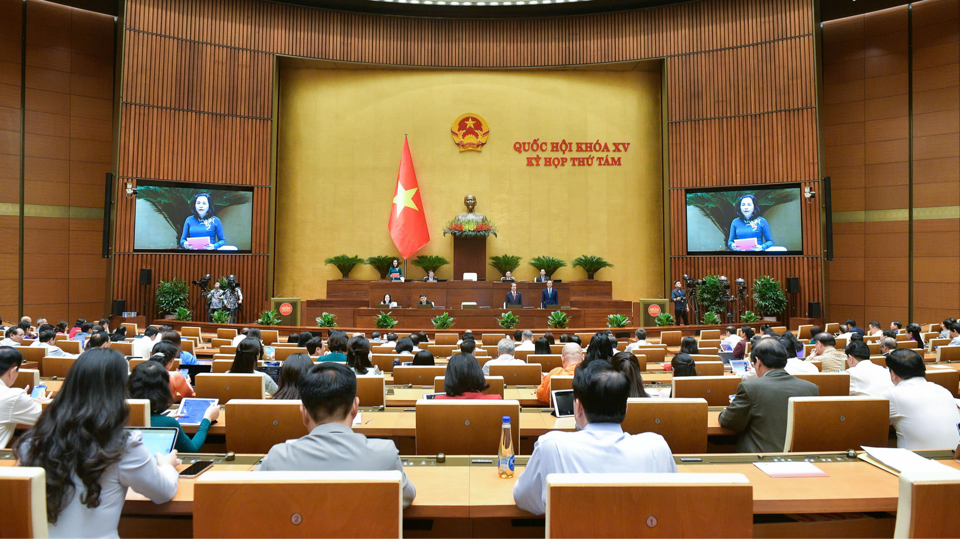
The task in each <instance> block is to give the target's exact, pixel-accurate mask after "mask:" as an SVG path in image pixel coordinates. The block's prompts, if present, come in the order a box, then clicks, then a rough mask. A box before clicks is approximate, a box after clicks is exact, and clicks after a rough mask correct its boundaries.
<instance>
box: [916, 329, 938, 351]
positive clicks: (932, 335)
mask: <svg viewBox="0 0 960 540" xmlns="http://www.w3.org/2000/svg"><path fill="white" fill-rule="evenodd" d="M939 335H940V332H939V331H937V332H920V337H921V338H923V343H924V344H928V343H930V340H931V339H938V338H937V336H939ZM929 350H933V349H929Z"/></svg>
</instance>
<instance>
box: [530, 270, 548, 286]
mask: <svg viewBox="0 0 960 540" xmlns="http://www.w3.org/2000/svg"><path fill="white" fill-rule="evenodd" d="M548 281H550V278H549V277H547V271H546V270H544V269H542V268H541V269H540V275H538V276H537V277H536V279H534V280H533V282H534V283H546V282H548Z"/></svg>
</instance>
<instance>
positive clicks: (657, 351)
mask: <svg viewBox="0 0 960 540" xmlns="http://www.w3.org/2000/svg"><path fill="white" fill-rule="evenodd" d="M641 354H642V355H644V356H646V357H647V363H648V364H651V363H655V364H662V363H664V362H666V361H667V349H665V348H663V347H637V348H636V349H634V350H633V355H634V356H636V357H638V358H639V357H640V355H641Z"/></svg>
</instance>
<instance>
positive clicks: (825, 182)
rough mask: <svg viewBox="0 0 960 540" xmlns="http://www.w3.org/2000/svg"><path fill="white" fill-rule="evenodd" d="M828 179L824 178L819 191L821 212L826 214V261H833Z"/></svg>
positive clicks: (831, 216) (830, 199)
mask: <svg viewBox="0 0 960 540" xmlns="http://www.w3.org/2000/svg"><path fill="white" fill-rule="evenodd" d="M830 190H831V187H830V177H829V176H824V177H823V182H822V183H821V184H820V191H821V192H822V193H823V211H824V213H825V214H826V216H825V217H826V219H825V220H824V225H825V226H826V228H827V232H826V235H825V236H826V242H827V245H826V246H825V247H826V251H827V254H826V255H827V260H828V261H832V260H833V195H832V194H831V191H830Z"/></svg>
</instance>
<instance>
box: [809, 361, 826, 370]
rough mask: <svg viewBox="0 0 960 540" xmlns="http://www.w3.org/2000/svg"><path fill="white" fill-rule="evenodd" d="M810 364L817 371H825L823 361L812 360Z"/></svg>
mask: <svg viewBox="0 0 960 540" xmlns="http://www.w3.org/2000/svg"><path fill="white" fill-rule="evenodd" d="M810 363H811V364H813V367H815V368H817V371H823V360H810Z"/></svg>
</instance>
